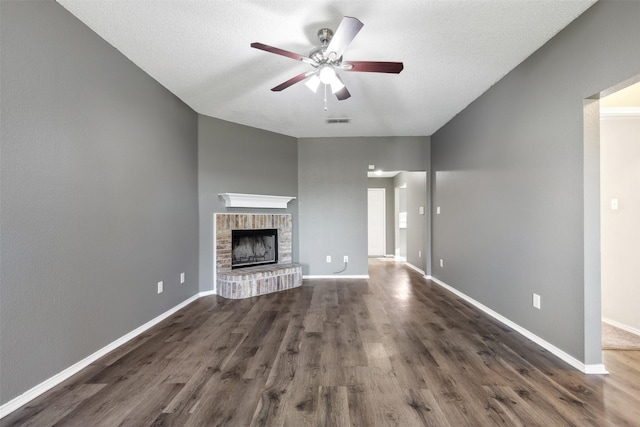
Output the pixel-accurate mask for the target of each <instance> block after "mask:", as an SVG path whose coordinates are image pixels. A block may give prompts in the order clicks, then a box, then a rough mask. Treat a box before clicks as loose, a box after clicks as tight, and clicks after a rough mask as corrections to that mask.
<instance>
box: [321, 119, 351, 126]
mask: <svg viewBox="0 0 640 427" xmlns="http://www.w3.org/2000/svg"><path fill="white" fill-rule="evenodd" d="M326 121H327V124H328V125H335V124H338V123H349V122H351V119H327V120H326Z"/></svg>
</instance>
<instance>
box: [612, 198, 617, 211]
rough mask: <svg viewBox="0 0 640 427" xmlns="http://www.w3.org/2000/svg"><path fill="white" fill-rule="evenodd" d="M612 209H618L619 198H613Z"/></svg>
mask: <svg viewBox="0 0 640 427" xmlns="http://www.w3.org/2000/svg"><path fill="white" fill-rule="evenodd" d="M611 210H612V211H617V210H618V199H611Z"/></svg>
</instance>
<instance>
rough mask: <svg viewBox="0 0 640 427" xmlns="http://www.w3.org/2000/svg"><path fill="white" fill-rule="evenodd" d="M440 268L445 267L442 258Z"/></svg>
mask: <svg viewBox="0 0 640 427" xmlns="http://www.w3.org/2000/svg"><path fill="white" fill-rule="evenodd" d="M440 267H444V261H443V260H442V258H440Z"/></svg>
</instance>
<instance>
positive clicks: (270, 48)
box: [251, 42, 313, 63]
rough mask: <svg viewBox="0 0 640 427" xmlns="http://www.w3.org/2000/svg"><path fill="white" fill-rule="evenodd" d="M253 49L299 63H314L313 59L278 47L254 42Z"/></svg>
mask: <svg viewBox="0 0 640 427" xmlns="http://www.w3.org/2000/svg"><path fill="white" fill-rule="evenodd" d="M251 47H253V48H256V49H260V50H264V51H265V52H271V53H275V54H276V55H282V56H286V57H287V58H291V59H296V60H298V61H304V62H309V63H311V62H313V61H312V60H311V58H307V57H306V56H302V55H298V54H297V53H293V52H289V51H288V50H284V49H280V48H278V47H273V46H269V45H267V44H264V43H258V42H254V43H251Z"/></svg>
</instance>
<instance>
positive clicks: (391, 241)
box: [367, 178, 396, 255]
mask: <svg viewBox="0 0 640 427" xmlns="http://www.w3.org/2000/svg"><path fill="white" fill-rule="evenodd" d="M367 188H384V190H385V191H384V197H385V199H384V201H385V209H384V214H385V227H386V229H385V245H386V247H385V255H393V254H394V253H395V233H394V227H395V213H394V208H395V204H396V202H395V189H394V188H393V178H368V179H367Z"/></svg>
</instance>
